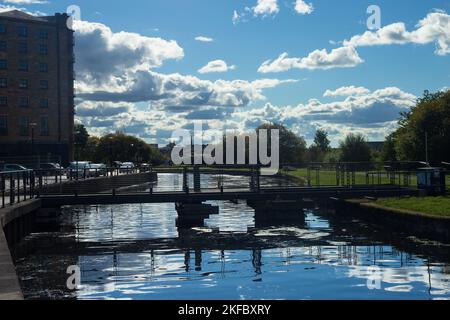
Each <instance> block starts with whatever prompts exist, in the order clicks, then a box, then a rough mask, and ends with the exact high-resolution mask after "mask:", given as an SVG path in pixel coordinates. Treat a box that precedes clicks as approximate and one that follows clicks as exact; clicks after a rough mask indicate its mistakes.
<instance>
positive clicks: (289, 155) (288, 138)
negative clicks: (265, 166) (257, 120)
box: [256, 123, 306, 164]
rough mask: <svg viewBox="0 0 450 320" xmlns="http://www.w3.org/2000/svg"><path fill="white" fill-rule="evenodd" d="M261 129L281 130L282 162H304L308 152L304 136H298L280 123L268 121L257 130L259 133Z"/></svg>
mask: <svg viewBox="0 0 450 320" xmlns="http://www.w3.org/2000/svg"><path fill="white" fill-rule="evenodd" d="M260 130H279V131H280V150H279V152H280V163H281V164H298V163H302V162H304V160H305V154H306V142H305V139H304V138H302V137H299V136H297V135H296V134H295V133H294V132H292V131H291V130H289V129H287V128H286V127H285V126H283V125H280V124H272V123H266V124H263V125H261V126H259V127H258V128H257V129H256V132H257V133H258V134H259V131H260ZM269 133H270V131H269ZM269 140H270V139H269ZM269 143H270V141H269ZM269 150H270V149H269Z"/></svg>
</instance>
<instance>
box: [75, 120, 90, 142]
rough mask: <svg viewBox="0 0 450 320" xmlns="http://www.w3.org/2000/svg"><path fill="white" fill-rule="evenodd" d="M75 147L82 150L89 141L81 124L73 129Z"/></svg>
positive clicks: (87, 134)
mask: <svg viewBox="0 0 450 320" xmlns="http://www.w3.org/2000/svg"><path fill="white" fill-rule="evenodd" d="M74 129H75V141H74V142H75V145H77V146H79V147H81V148H84V147H85V146H86V144H87V142H88V139H89V133H88V132H87V130H86V127H85V126H84V125H82V124H76V125H75V127H74Z"/></svg>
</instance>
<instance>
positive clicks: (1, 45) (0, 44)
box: [0, 41, 8, 52]
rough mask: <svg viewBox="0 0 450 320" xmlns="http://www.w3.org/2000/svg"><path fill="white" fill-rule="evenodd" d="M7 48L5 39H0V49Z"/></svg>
mask: <svg viewBox="0 0 450 320" xmlns="http://www.w3.org/2000/svg"><path fill="white" fill-rule="evenodd" d="M7 50H8V43H7V42H6V41H0V51H2V52H5V51H7Z"/></svg>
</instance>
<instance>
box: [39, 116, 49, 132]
mask: <svg viewBox="0 0 450 320" xmlns="http://www.w3.org/2000/svg"><path fill="white" fill-rule="evenodd" d="M49 133H50V130H49V128H48V117H47V116H44V117H41V136H48V135H49Z"/></svg>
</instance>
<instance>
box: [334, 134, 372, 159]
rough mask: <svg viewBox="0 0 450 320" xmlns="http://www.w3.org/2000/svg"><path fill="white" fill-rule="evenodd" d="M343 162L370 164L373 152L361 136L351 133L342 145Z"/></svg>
mask: <svg viewBox="0 0 450 320" xmlns="http://www.w3.org/2000/svg"><path fill="white" fill-rule="evenodd" d="M340 148H341V157H340V161H341V162H369V161H371V160H372V151H371V149H370V147H369V145H368V144H367V141H366V139H365V138H364V136H363V135H361V134H353V133H350V134H349V135H348V136H347V137H346V138H345V140H344V141H343V142H341V144H340Z"/></svg>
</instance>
